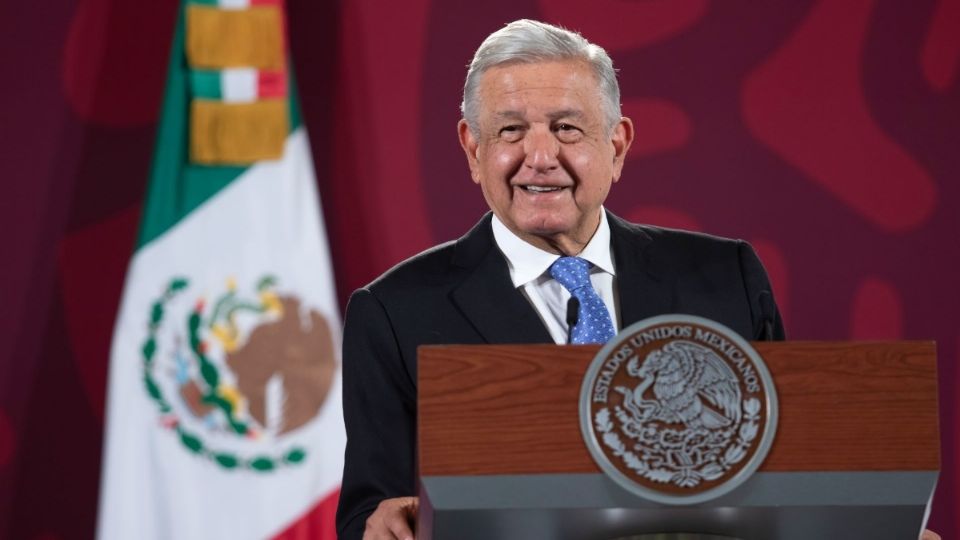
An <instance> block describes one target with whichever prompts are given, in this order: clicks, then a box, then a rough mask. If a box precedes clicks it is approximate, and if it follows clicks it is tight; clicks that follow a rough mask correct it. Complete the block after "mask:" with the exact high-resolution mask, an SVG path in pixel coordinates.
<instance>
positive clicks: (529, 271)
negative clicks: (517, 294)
mask: <svg viewBox="0 0 960 540" xmlns="http://www.w3.org/2000/svg"><path fill="white" fill-rule="evenodd" d="M492 227H493V239H494V241H495V242H496V243H497V247H499V248H500V251H502V252H503V255H504V256H505V257H506V258H507V266H508V267H509V269H510V279H511V281H513V286H514V287H522V286H524V285H526V284H527V283H529V282H531V281H534V280H536V279H538V278H540V277H541V276H543V275H544V274H546V272H547V270H548V269H549V268H550V265H551V264H553V262H554V261H556V260H557V259H559V258H560V256H559V255H557V254H556V253H550V252H549V251H544V250H542V249H540V248H538V247H536V246H534V245H532V244H529V243H527V242H526V241H524V240H523V239H521V238H520V237H519V236H517V235H515V234H513V231H511V230H510V229H508V228H507V226H506V225H504V224H503V222H502V221H500V219H499V218H497V216H496V215H494V216H493V220H492ZM577 256H578V257H580V258H582V259H586V260H587V261H589V262H590V263H591V264H593V265H594V266H595V267H597V268H599V269H600V270H602V271H604V272H607V273H608V274H610V275H614V276H615V275H617V272H616V269H615V268H614V267H613V256H612V254H611V249H610V225H609V224H608V223H607V213H606V211H604V210H603V208H601V209H600V226H599V227H597V232H595V233H594V234H593V238H591V239H590V241H589V242H588V243H587V246H586V247H585V248H583V251H581V252H580V253H579V254H578V255H577Z"/></svg>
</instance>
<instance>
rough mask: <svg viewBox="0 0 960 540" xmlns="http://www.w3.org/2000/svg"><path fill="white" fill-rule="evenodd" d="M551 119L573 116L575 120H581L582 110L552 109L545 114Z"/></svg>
mask: <svg viewBox="0 0 960 540" xmlns="http://www.w3.org/2000/svg"><path fill="white" fill-rule="evenodd" d="M547 117H548V118H550V120H551V121H553V120H559V119H561V118H574V119H577V120H583V118H584V116H583V111H581V110H579V109H563V110H559V111H554V112H552V113H550V114H548V115H547Z"/></svg>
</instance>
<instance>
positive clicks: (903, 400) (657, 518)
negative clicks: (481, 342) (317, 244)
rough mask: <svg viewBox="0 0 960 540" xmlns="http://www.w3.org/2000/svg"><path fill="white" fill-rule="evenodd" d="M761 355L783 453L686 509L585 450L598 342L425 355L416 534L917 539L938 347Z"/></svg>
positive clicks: (895, 345) (925, 492)
mask: <svg viewBox="0 0 960 540" xmlns="http://www.w3.org/2000/svg"><path fill="white" fill-rule="evenodd" d="M753 346H754V347H755V348H756V350H757V352H759V353H760V355H761V356H762V357H763V359H764V362H765V363H766V364H767V367H768V368H769V370H770V372H771V374H772V375H773V378H774V382H775V385H776V389H777V394H778V396H779V402H780V406H779V409H780V411H779V427H778V428H777V434H776V438H775V440H774V444H773V447H772V449H771V450H770V453H769V455H768V456H767V458H766V461H765V462H764V463H763V465H762V466H761V467H760V469H759V470H758V471H757V472H756V473H755V474H754V475H753V476H752V477H751V478H750V479H749V480H747V481H746V482H745V483H744V484H743V485H741V486H740V487H738V488H737V489H735V490H733V491H732V492H730V493H728V494H726V495H723V496H721V497H719V498H717V499H714V500H712V501H709V502H707V503H703V504H698V505H691V506H667V505H663V504H657V503H653V502H649V501H646V500H644V499H641V498H639V497H637V496H636V495H633V494H631V493H629V492H627V491H626V490H624V489H623V488H621V487H619V486H618V485H617V484H615V483H614V482H613V481H612V480H610V479H608V478H607V477H606V476H605V475H603V473H601V471H600V469H599V467H598V466H597V465H596V464H595V463H594V461H593V459H592V458H591V457H590V454H589V453H588V450H587V448H586V446H585V444H584V442H583V439H582V436H581V432H580V425H579V413H578V402H579V396H580V386H581V382H582V379H583V376H584V373H585V371H586V369H587V366H588V364H589V363H590V361H591V360H592V359H593V357H594V355H595V354H596V353H597V351H598V350H599V348H600V347H599V346H596V345H580V346H563V347H560V346H554V345H519V346H518V345H488V346H477V345H471V346H429V347H421V348H420V350H419V355H420V356H419V367H418V370H419V375H418V378H419V383H418V392H419V411H418V425H419V435H418V449H419V458H418V467H419V470H418V475H419V495H420V500H421V506H420V514H419V518H418V531H417V536H418V538H420V539H431V538H433V539H437V540H446V539H456V540H470V539H474V538H476V539H499V540H507V539H514V538H516V539H525V540H534V539H578V540H580V539H596V540H607V539H613V538H631V537H636V538H681V537H684V536H682V535H679V536H678V535H674V536H670V535H661V536H654V535H655V534H660V533H688V534H698V535H704V536H700V538H715V537H733V538H741V539H744V540H753V539H761V540H773V539H784V540H786V539H789V540H793V539H797V540H799V539H804V540H808V539H832V538H838V539H839V538H843V539H845V540H847V539H858V538H864V539H866V538H870V539H874V540H876V539H884V538H890V539H898V540H899V539H914V538H917V536H918V535H919V531H920V529H921V525H922V524H923V523H924V522H925V512H927V511H928V508H929V502H930V498H931V497H932V493H933V489H934V487H935V486H936V481H937V476H938V472H939V468H940V455H939V430H938V425H937V376H936V348H935V344H934V343H933V342H869V343H848V342H785V343H767V342H756V343H753ZM645 535H651V536H645ZM686 537H687V538H693V537H695V536H686Z"/></svg>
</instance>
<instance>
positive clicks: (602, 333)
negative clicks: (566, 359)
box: [550, 257, 616, 345]
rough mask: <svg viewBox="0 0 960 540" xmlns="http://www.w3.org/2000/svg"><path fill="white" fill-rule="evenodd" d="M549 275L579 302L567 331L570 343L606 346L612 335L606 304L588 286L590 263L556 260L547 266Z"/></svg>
mask: <svg viewBox="0 0 960 540" xmlns="http://www.w3.org/2000/svg"><path fill="white" fill-rule="evenodd" d="M550 275H551V276H553V279H555V280H557V281H559V282H560V284H561V285H563V286H564V288H566V289H567V290H568V291H570V294H571V295H572V296H573V297H574V298H576V299H577V300H579V301H580V309H579V310H578V312H577V324H575V325H574V326H573V328H572V329H571V330H570V343H573V344H574V345H582V344H584V343H606V342H607V341H609V340H610V338H612V337H613V336H614V334H616V332H615V331H614V329H613V321H611V320H610V312H609V311H607V306H606V304H604V303H603V300H602V299H601V298H600V295H599V294H597V291H595V290H594V289H593V284H592V283H590V263H589V262H587V261H585V260H584V259H581V258H580V257H560V258H559V259H557V260H556V261H555V262H554V263H553V264H552V265H551V266H550Z"/></svg>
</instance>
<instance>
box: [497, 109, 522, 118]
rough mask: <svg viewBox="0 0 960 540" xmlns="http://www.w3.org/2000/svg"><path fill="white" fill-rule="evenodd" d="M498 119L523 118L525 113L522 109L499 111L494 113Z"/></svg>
mask: <svg viewBox="0 0 960 540" xmlns="http://www.w3.org/2000/svg"><path fill="white" fill-rule="evenodd" d="M494 117H496V119H497V120H523V113H521V112H520V111H498V112H497V113H496V114H494Z"/></svg>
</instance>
